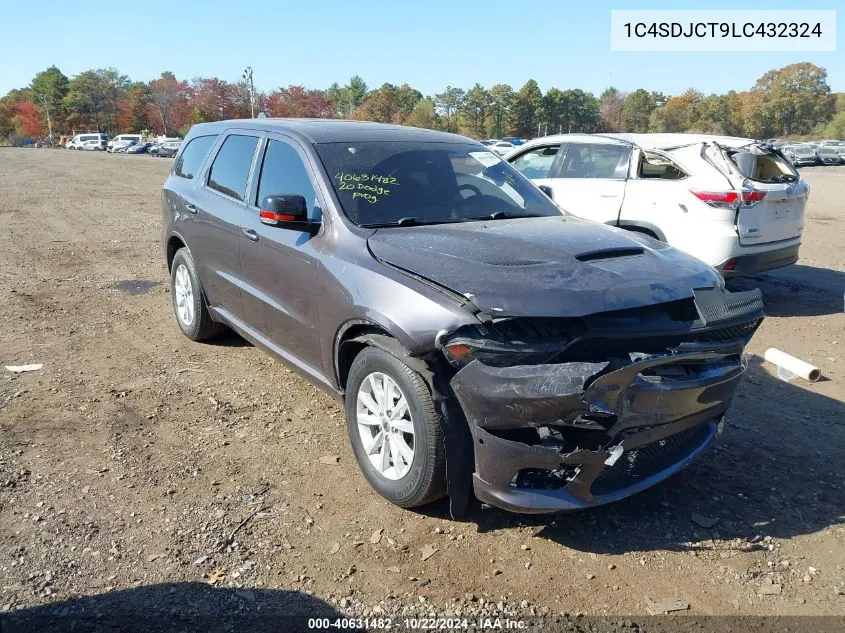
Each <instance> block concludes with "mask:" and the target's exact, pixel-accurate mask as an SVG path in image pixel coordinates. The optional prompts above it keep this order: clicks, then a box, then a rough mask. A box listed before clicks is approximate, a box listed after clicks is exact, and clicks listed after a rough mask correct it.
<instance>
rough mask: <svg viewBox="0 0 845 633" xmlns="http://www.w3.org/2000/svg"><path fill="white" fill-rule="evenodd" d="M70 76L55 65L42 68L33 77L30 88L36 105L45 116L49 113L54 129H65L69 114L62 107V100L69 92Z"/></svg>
mask: <svg viewBox="0 0 845 633" xmlns="http://www.w3.org/2000/svg"><path fill="white" fill-rule="evenodd" d="M69 83H70V82H69V80H68V78H67V77H66V76H65V75H64V73H62V71H61V70H59V69H58V68H56V67H55V66H50V67H49V68H48V69H47V70H42V71H41V72H40V73H38V74H37V75H35V77H33V78H32V83H30V84H29V89H30V91H31V92H32V98H33V100H34V103H35V105H37V106H38V107H39V108H40V109H41V112H42V114H43V115H44V117H45V118H46V117H47V115H48V114H49V118H50V121H51V122H52V125H53V128H54V130H64V129H65V125H64V123H65V119H66V117H67V114H66V113H65V111H64V108H63V107H62V100H63V99H64V98H65V95H67V93H68V84H69Z"/></svg>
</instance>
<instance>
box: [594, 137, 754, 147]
mask: <svg viewBox="0 0 845 633" xmlns="http://www.w3.org/2000/svg"><path fill="white" fill-rule="evenodd" d="M608 136H613V137H615V138H618V139H620V140H623V141H628V142H629V143H633V144H634V145H637V146H639V147H641V148H643V149H671V148H673V147H682V146H684V145H697V144H699V143H719V144H720V145H726V146H728V147H745V146H746V145H749V144H751V143H754V142H755V141H754V139H750V138H742V137H739V136H718V135H715V134H609V135H608Z"/></svg>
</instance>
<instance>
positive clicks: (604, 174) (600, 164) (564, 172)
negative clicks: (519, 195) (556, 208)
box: [543, 142, 631, 225]
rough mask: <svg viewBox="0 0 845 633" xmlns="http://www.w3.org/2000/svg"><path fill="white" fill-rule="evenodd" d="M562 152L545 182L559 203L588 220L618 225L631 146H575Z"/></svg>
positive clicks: (574, 144) (591, 144) (617, 144)
mask: <svg viewBox="0 0 845 633" xmlns="http://www.w3.org/2000/svg"><path fill="white" fill-rule="evenodd" d="M562 151H564V152H565V153H564V154H563V157H562V158H560V159H558V160H557V161H556V163H555V168H554V170H553V171H552V173H551V175H550V176H551V177H550V178H549V180H548V182H545V181H544V182H543V184H548V185H549V186H550V187H551V188H552V191H553V193H554V200H555V202H557V203H558V204H559V205H560V206H562V207H563V208H564V209H566V210H567V211H569V212H570V213H572V214H573V215H577V216H578V217H580V218H584V219H585V220H592V221H593V222H601V223H603V224H613V225H615V224H617V223H618V221H619V211H620V209H621V208H622V200H623V199H624V197H625V182H626V179H627V177H628V165H629V163H630V160H631V146H630V145H627V144H622V143H582V142H571V143H567V144H565V145H564V149H563V150H562Z"/></svg>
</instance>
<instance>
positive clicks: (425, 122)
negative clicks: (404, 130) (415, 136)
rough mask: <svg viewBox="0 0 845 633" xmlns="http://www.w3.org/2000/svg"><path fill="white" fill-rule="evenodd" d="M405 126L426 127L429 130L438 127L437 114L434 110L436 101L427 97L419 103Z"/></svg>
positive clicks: (406, 120)
mask: <svg viewBox="0 0 845 633" xmlns="http://www.w3.org/2000/svg"><path fill="white" fill-rule="evenodd" d="M405 125H411V126H413V127H424V128H427V129H429V130H433V129H434V128H435V127H437V113H436V111H435V108H434V101H432V100H431V99H429V98H427V97H426V98H425V99H420V100H419V101H417V104H416V105H415V106H414V109H413V111H412V112H411V114H409V115H408V117H407V118H406V119H405Z"/></svg>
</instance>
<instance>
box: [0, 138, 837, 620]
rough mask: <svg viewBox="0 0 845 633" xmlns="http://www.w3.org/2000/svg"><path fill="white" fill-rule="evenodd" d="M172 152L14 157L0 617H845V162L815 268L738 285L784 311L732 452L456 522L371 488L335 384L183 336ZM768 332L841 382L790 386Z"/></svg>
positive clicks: (818, 223) (759, 347)
mask: <svg viewBox="0 0 845 633" xmlns="http://www.w3.org/2000/svg"><path fill="white" fill-rule="evenodd" d="M170 164H171V161H169V160H164V159H152V158H149V157H146V156H120V155H117V156H115V155H107V154H101V153H81V152H68V151H64V150H31V149H30V150H23V149H21V150H15V149H6V148H4V149H0V365H6V364H19V363H43V368H42V369H41V370H40V371H34V372H30V373H22V374H12V373H10V372H8V371H6V370H5V369H2V367H0V612H9V611H11V610H14V611H17V610H24V612H25V611H26V610H27V609H30V610H31V609H33V608H36V609H37V608H44V609H46V606H50V605H56V608H55V609H53V610H49V609H48V610H46V611H43V612H44V613H54V614H57V615H58V616H66V615H68V614H69V613H71V610H72V609H73V608H75V607H74V605H75V604H79V603H78V602H74V601H78V599H81V598H83V597H85V596H103V595H105V594H108V595H114V596H121V595H122V596H126V595H128V593H118V592H131V591H132V590H138V591H140V590H143V589H145V588H146V589H147V593H146V594H144V595H145V596H146V597H141V598H138V600H148V601H149V602H150V604H152V605H167V604H168V602H167V599H166V597H167V596H168V595H172V594H173V593H174V592H176V591H178V589H179V588H180V587H185V588H188V589H191V588H193V589H191V590H196V591H198V592H199V593H200V594H202V596H205V597H204V598H196V599H195V600H193V601H192V602H191V605H192V608H195V609H196V610H197V613H200V614H202V613H206V612H209V611H208V605H209V604H211V603H214V602H215V601H219V603H218V605H217V606H219V605H225V607H226V609H234V610H238V609H243V610H249V609H252V608H254V607H255V606H256V605H261V604H264V605H265V609H271V610H272V609H275V610H276V611H278V612H285V610H286V609H287V610H288V611H296V612H298V613H306V614H308V613H316V612H327V613H338V612H339V613H347V614H356V615H365V614H389V615H393V616H399V615H400V614H405V615H408V614H416V615H418V616H419V615H426V614H432V613H436V614H437V615H439V616H454V615H455V614H459V615H463V616H468V615H471V614H472V615H484V614H488V615H494V614H502V613H504V614H511V615H513V616H531V615H552V614H567V617H573V616H575V617H577V616H578V615H580V614H586V615H589V616H592V615H595V616H601V615H611V616H614V617H616V616H618V617H620V618H623V620H624V619H625V618H631V617H638V616H643V615H644V614H645V613H646V607H647V601H648V599H652V600H658V599H662V598H666V597H675V598H678V599H680V600H681V601H682V602H684V603H688V605H689V608H688V609H687V610H685V611H682V612H681V613H683V614H691V615H813V614H815V615H836V616H843V615H845V470H843V464H845V355H843V353H842V350H843V349H845V314H843V290H845V247H844V246H843V236H845V167H820V168H810V169H805V170H803V174H804V176H805V177H806V179H807V180H808V182H809V183H810V185H811V187H812V190H811V196H810V200H809V205H808V214H807V222H806V227H805V232H804V244H803V246H802V250H801V260H800V263H799V264H798V265H796V266H793V267H790V268H788V269H785V270H783V271H780V272H775V273H771V274H766V275H760V276H758V277H756V278H752V279H743V280H739V281H736V282H734V283H733V285H734V286H736V287H739V288H743V289H744V288H750V287H754V286H759V287H760V288H762V289H763V292H764V293H765V300H766V308H767V314H768V318H767V319H766V321H765V322H764V323H763V325H762V327H761V329H760V330H759V332H758V333H757V335H756V336H755V337H754V339H753V340H752V342H751V344H750V346H749V350H748V351H749V352H750V367H749V371H748V373H747V374H746V377H745V379H744V382H743V384H742V386H741V387H740V390H739V392H738V394H737V397H736V399H735V400H734V404H733V406H732V408H731V409H730V411H729V413H728V416H727V425H726V429H725V432H724V433H723V435H722V437H721V441H720V443H719V445H718V448H717V449H716V450H714V451H713V452H712V453H710V454H708V455H707V456H706V457H705V458H703V459H702V460H700V461H699V462H697V463H695V464H694V465H693V466H691V467H690V468H688V469H687V470H685V471H684V472H682V473H681V474H680V475H678V476H676V477H674V478H673V479H671V480H669V481H668V482H665V483H664V484H662V485H659V486H657V487H655V488H653V489H651V490H649V491H647V492H645V493H642V494H640V495H637V496H635V497H634V498H632V499H629V500H627V501H624V502H621V503H618V504H616V505H613V506H610V507H605V508H601V509H597V510H594V511H589V512H582V513H577V514H569V515H558V516H553V517H526V516H518V515H512V514H508V513H505V512H501V511H499V510H496V509H490V508H484V507H482V508H480V509H477V510H475V511H474V512H473V513H472V515H471V516H470V517H469V518H468V519H467V520H465V521H461V522H456V521H451V520H450V519H449V515H448V510H447V506H446V504H445V503H437V504H435V505H433V506H431V507H427V508H423V509H421V510H419V511H408V510H402V509H400V508H397V507H394V506H392V505H390V504H389V503H388V502H387V501H385V500H383V499H382V498H381V497H379V496H377V495H376V494H375V493H374V492H372V491H371V489H370V488H369V487H368V485H367V483H366V482H365V480H364V478H363V477H362V476H361V475H360V474H359V472H358V470H357V468H356V465H355V462H354V459H353V456H352V452H351V450H350V447H349V442H348V439H347V435H346V428H345V424H344V421H343V414H342V408H341V406H340V405H339V403H338V402H336V401H335V400H333V399H332V398H331V397H329V396H327V395H325V394H324V393H322V392H318V391H317V390H316V389H315V388H314V387H312V386H310V384H308V383H306V382H305V381H304V380H302V379H300V378H299V377H298V376H297V375H296V374H294V373H292V372H291V371H289V370H288V369H286V368H285V367H284V366H283V365H282V364H280V363H278V362H275V361H274V360H272V359H271V358H270V357H269V356H268V355H267V354H265V353H264V352H262V351H261V350H258V349H256V348H254V347H252V346H251V345H249V344H248V343H246V342H244V341H243V340H241V339H240V338H237V337H235V336H232V337H230V338H227V339H225V340H223V341H221V342H219V343H216V344H198V343H192V342H191V341H189V340H188V339H186V338H185V337H183V336H182V335H181V334H180V332H179V329H178V327H177V326H176V322H175V319H174V316H173V314H172V311H171V307H170V295H169V294H168V292H169V291H168V275H167V272H166V271H165V268H164V263H163V257H162V252H161V247H160V243H159V230H160V217H161V216H160V206H159V195H160V188H161V184H162V183H163V182H164V180H165V178H166V174H167V171H168V169H169V167H170ZM767 347H777V348H779V349H782V350H784V351H786V352H788V353H792V354H794V355H797V356H799V357H801V358H803V359H805V360H807V361H809V362H812V363H814V364H816V365H817V366H818V367H820V368H821V370H822V373H823V375H824V379H823V380H822V381H820V382H818V383H814V384H810V383H806V382H803V381H801V380H800V379H796V381H794V382H792V383H786V382H783V381H779V380H778V379H777V378H776V376H775V371H774V369H773V367H772V366H770V365H768V364H767V363H764V362H763V361H762V354H763V352H764V350H765V349H766V348H767ZM334 455H336V456H339V461H338V463H324V462H331V461H332V460H331V459H324V460H321V459H320V458H321V457H326V456H334ZM432 548H433V549H434V550H435V552H434V554H433V555H431V556H429V557H427V558H426V559H425V560H423V552H425V553H426V554H430V552H431V549H432ZM209 581H211V582H213V583H214V584H215V585H216V588H215V589H214V591H213V592H212V593H215V592H216V595H217V596H218V598H208V595H209V591H210V590H208V589H203V588H202V587H199V586H198V585H194V584H188V583H206V586H207V584H208V583H209ZM215 581H216V582H215ZM168 587H169V588H168ZM111 592H115V593H111ZM139 595H140V594H139ZM127 600H130V599H129V598H127ZM45 605H46V606H45ZM203 605H205V606H203ZM149 608H150V609H152V608H154V606H149ZM162 608H164V607H162ZM320 609H323V610H324V611H319V610H320ZM628 625H630V623H625V622H624V621H623V622H622V623H621V624H620V626H628Z"/></svg>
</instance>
